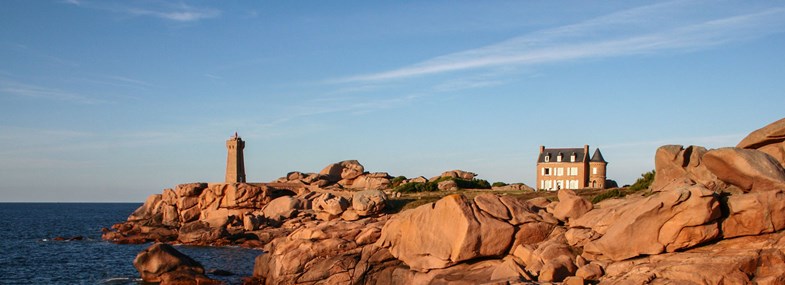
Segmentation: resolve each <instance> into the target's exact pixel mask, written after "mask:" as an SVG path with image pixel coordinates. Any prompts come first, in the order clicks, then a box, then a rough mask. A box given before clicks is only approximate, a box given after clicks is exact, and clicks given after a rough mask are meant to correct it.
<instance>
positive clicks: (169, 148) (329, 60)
mask: <svg viewBox="0 0 785 285" xmlns="http://www.w3.org/2000/svg"><path fill="white" fill-rule="evenodd" d="M783 50H785V4H783V3H782V2H778V1H760V2H755V1H669V2H653V3H652V2H642V1H598V2H587V1H427V2H426V1H335V2H325V1H302V2H295V1H285V2H273V1H184V2H176V1H156V0H150V1H110V0H106V1H93V0H67V1H43V0H42V1H28V0H9V1H4V2H3V4H2V9H0V201H142V200H143V199H144V198H145V197H146V196H147V195H149V194H152V193H159V192H160V191H161V189H163V188H167V187H173V186H174V185H176V184H179V183H185V182H192V181H221V180H222V179H223V175H224V173H223V171H224V167H225V160H226V154H225V146H224V141H225V140H226V139H227V138H228V137H229V136H231V135H232V134H233V133H234V132H235V131H237V132H239V133H240V135H241V136H242V137H243V138H244V139H245V140H246V141H247V146H246V168H247V170H248V173H247V175H248V177H249V179H250V180H253V181H270V180H273V179H276V178H278V177H280V176H283V175H285V174H286V173H287V172H289V171H294V170H298V171H304V172H318V171H319V170H321V169H322V168H323V167H324V166H326V165H327V164H329V163H332V162H336V161H341V160H346V159H357V160H359V161H360V162H361V163H363V165H364V166H365V167H366V170H368V171H386V172H389V173H390V174H392V175H404V176H408V177H413V176H419V175H423V176H426V177H430V176H434V175H437V174H439V173H441V172H443V171H446V170H451V169H464V170H470V171H474V172H476V173H478V174H479V175H480V176H479V177H480V178H483V179H487V180H489V181H492V182H493V181H504V182H508V183H512V182H524V183H526V184H529V185H533V184H534V182H535V181H534V179H535V161H536V156H537V153H538V148H539V145H546V146H547V147H580V146H583V145H584V144H589V145H590V146H591V148H592V150H593V149H594V148H596V147H599V148H600V149H601V150H602V152H603V155H604V157H605V158H606V160H608V161H609V166H608V176H609V178H611V179H615V180H617V181H618V182H619V183H620V184H630V183H632V182H633V181H634V180H635V179H636V178H637V177H638V176H639V175H640V174H641V173H642V172H646V171H648V170H651V169H653V168H654V162H653V156H654V152H655V150H656V148H657V147H658V146H660V145H664V144H683V145H689V144H696V145H703V146H706V147H710V148H716V147H724V146H734V145H735V144H736V143H737V142H738V141H739V140H741V139H742V138H743V137H744V136H745V135H746V134H748V133H749V132H751V131H753V130H755V129H757V128H760V127H762V126H764V125H766V124H768V123H770V122H773V121H775V120H778V119H780V118H781V117H782V116H783V112H782V106H783V105H784V103H785V68H783V67H785V53H783Z"/></svg>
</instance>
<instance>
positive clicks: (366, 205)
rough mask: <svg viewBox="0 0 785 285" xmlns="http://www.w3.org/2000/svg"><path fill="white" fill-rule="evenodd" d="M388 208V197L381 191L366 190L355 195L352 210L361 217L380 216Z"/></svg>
mask: <svg viewBox="0 0 785 285" xmlns="http://www.w3.org/2000/svg"><path fill="white" fill-rule="evenodd" d="M386 206H387V195H386V194H384V192H382V191H379V190H366V191H361V192H357V193H354V196H353V197H352V208H353V209H354V211H355V212H357V214H358V215H360V216H363V217H365V216H370V215H375V214H379V213H381V212H382V210H384V208H385V207H386Z"/></svg>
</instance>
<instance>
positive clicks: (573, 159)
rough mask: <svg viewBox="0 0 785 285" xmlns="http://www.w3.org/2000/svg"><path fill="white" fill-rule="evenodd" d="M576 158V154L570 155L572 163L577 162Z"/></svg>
mask: <svg viewBox="0 0 785 285" xmlns="http://www.w3.org/2000/svg"><path fill="white" fill-rule="evenodd" d="M576 157H577V155H575V153H572V155H570V162H575V158H576Z"/></svg>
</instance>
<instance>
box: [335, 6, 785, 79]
mask: <svg viewBox="0 0 785 285" xmlns="http://www.w3.org/2000/svg"><path fill="white" fill-rule="evenodd" d="M689 5H694V3H693V2H667V3H664V4H657V5H651V6H644V7H639V8H634V9H630V10H626V11H622V12H617V13H613V14H610V15H606V16H602V17H598V18H595V19H591V20H588V21H584V22H581V23H578V24H572V25H566V26H562V27H557V28H553V29H547V30H541V31H536V32H533V33H530V34H527V35H524V36H520V37H516V38H512V39H509V40H506V41H503V42H500V43H496V44H492V45H488V46H485V47H480V48H476V49H470V50H466V51H462V52H457V53H451V54H447V55H443V56H438V57H435V58H432V59H429V60H426V61H423V62H420V63H417V64H414V65H410V66H406V67H402V68H398V69H393V70H388V71H383V72H377V73H371V74H361V75H356V76H351V77H346V78H341V79H338V80H336V81H337V82H344V83H347V82H372V81H373V82H376V81H387V80H397V79H405V78H414V77H422V76H428V75H436V74H442V73H448V72H456V71H465V70H475V69H484V68H499V67H505V68H509V67H520V66H526V65H535V64H546V63H554V62H563V61H571V60H581V59H591V58H606V57H618V56H628V55H636V54H652V53H662V52H673V51H676V52H679V51H693V50H697V49H705V48H709V47H713V46H717V45H722V44H727V43H731V42H737V41H743V40H749V39H753V38H758V37H762V36H766V35H769V34H773V33H779V32H781V31H783V28H784V27H785V8H783V7H776V8H770V9H766V10H763V11H755V12H750V13H746V14H740V15H722V16H721V17H719V18H710V19H699V20H698V21H697V22H696V20H693V19H692V18H695V17H694V16H695V15H682V16H684V17H683V18H684V19H670V18H667V17H665V16H664V15H669V14H671V13H675V14H678V13H684V12H682V11H680V9H683V8H685V7H684V6H689ZM692 8H696V7H692ZM697 8H700V7H697ZM663 18H667V21H665V20H664V19H663ZM666 23H667V24H666Z"/></svg>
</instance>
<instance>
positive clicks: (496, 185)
mask: <svg viewBox="0 0 785 285" xmlns="http://www.w3.org/2000/svg"><path fill="white" fill-rule="evenodd" d="M507 185H508V184H507V183H504V182H493V184H491V186H492V187H504V186H507Z"/></svg>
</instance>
